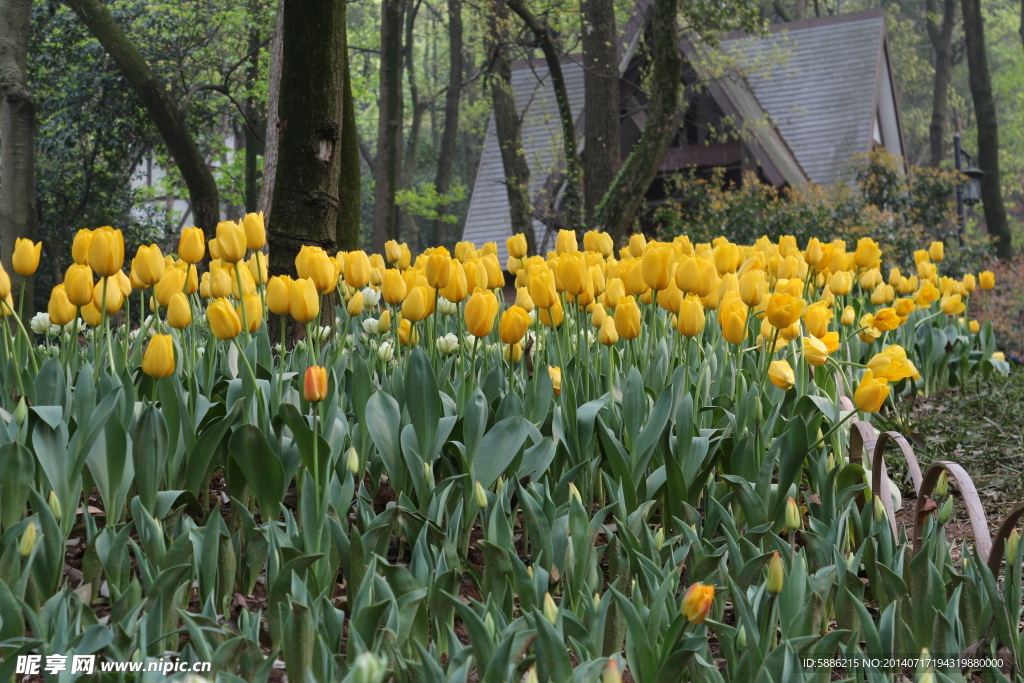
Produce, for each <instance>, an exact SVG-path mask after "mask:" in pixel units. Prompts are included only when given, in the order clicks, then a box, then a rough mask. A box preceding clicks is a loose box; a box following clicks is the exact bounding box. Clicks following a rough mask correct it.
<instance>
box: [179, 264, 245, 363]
mask: <svg viewBox="0 0 1024 683" xmlns="http://www.w3.org/2000/svg"><path fill="white" fill-rule="evenodd" d="M238 267H239V266H238V263H236V264H235V282H236V283H237V285H238V302H239V303H240V304H241V306H240V308H241V309H242V330H243V331H244V332H245V343H246V345H248V344H249V316H248V315H247V314H246V312H245V290H244V289H242V273H241V271H239V270H238ZM185 283H186V285H187V284H188V274H186V275H185Z"/></svg>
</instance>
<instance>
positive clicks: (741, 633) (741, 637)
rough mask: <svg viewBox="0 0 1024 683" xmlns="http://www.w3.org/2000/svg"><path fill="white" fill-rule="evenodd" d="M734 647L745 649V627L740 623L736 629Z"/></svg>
mask: <svg viewBox="0 0 1024 683" xmlns="http://www.w3.org/2000/svg"><path fill="white" fill-rule="evenodd" d="M736 649H737V650H746V649H747V629H745V628H743V625H742V624H740V625H739V626H738V627H737V629H736Z"/></svg>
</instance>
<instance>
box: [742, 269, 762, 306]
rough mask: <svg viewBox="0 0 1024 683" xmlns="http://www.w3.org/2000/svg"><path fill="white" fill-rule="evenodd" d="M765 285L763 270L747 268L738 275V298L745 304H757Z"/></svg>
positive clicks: (759, 301)
mask: <svg viewBox="0 0 1024 683" xmlns="http://www.w3.org/2000/svg"><path fill="white" fill-rule="evenodd" d="M766 286H767V285H766V283H765V277H764V271H763V270H748V271H747V272H746V273H743V275H741V276H740V280H739V294H740V299H741V300H742V301H743V303H745V304H746V305H747V306H757V305H758V304H760V303H761V299H763V298H764V293H765V287H766Z"/></svg>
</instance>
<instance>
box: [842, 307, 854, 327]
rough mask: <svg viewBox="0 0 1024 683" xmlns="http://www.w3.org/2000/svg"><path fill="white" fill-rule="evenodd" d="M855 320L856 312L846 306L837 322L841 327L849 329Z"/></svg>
mask: <svg viewBox="0 0 1024 683" xmlns="http://www.w3.org/2000/svg"><path fill="white" fill-rule="evenodd" d="M856 319H857V312H856V311H855V310H854V309H853V306H847V307H846V308H844V309H843V317H842V318H840V319H839V322H840V324H842V326H843V327H849V326H850V325H852V324H853V323H854V321H856Z"/></svg>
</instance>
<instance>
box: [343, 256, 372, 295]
mask: <svg viewBox="0 0 1024 683" xmlns="http://www.w3.org/2000/svg"><path fill="white" fill-rule="evenodd" d="M345 282H346V283H347V284H348V286H349V287H353V288H355V289H362V288H363V287H365V286H366V285H367V283H369V282H370V259H369V258H368V257H367V256H366V252H364V251H350V252H349V253H348V255H347V256H346V257H345Z"/></svg>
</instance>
